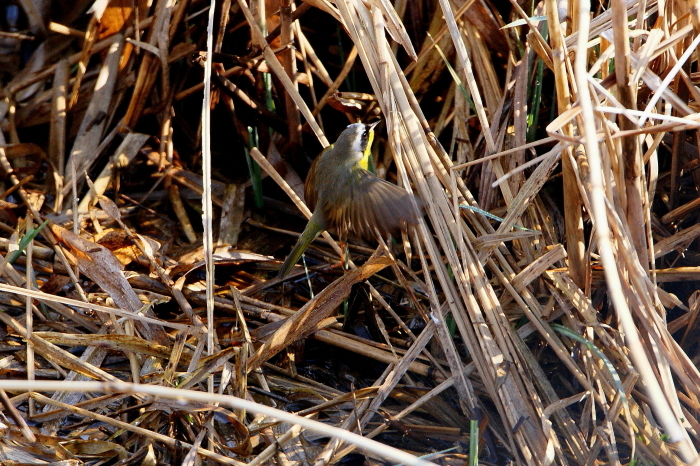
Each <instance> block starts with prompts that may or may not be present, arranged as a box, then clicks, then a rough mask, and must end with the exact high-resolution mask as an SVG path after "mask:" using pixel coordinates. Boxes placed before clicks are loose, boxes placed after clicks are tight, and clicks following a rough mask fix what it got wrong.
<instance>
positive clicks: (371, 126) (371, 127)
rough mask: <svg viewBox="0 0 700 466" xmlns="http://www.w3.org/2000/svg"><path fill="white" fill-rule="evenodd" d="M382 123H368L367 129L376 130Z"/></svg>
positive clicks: (379, 121)
mask: <svg viewBox="0 0 700 466" xmlns="http://www.w3.org/2000/svg"><path fill="white" fill-rule="evenodd" d="M381 122H382V120H377V121H375V122H373V123H367V128H368V129H370V130H374V128H375V127H376V126H377V125H378V124H379V123H381Z"/></svg>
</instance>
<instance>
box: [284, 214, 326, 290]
mask: <svg viewBox="0 0 700 466" xmlns="http://www.w3.org/2000/svg"><path fill="white" fill-rule="evenodd" d="M322 231H323V226H322V225H321V223H320V222H319V221H317V220H316V219H315V218H314V217H313V216H312V217H311V219H309V223H307V224H306V228H304V232H303V233H302V234H301V236H299V239H298V240H297V244H295V245H294V249H292V252H290V253H289V255H288V256H287V258H286V259H285V260H284V264H282V268H281V269H280V271H279V273H278V274H277V276H278V277H279V278H283V277H284V276H285V275H287V274H288V273H289V271H290V270H292V267H294V265H295V264H296V263H297V262H298V261H299V258H300V257H301V255H302V254H304V251H306V248H308V247H309V245H310V244H311V242H312V241H313V240H314V239H315V238H316V237H317V236H318V235H319V234H320V233H321V232H322Z"/></svg>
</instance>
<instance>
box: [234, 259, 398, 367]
mask: <svg viewBox="0 0 700 466" xmlns="http://www.w3.org/2000/svg"><path fill="white" fill-rule="evenodd" d="M391 264H392V260H391V259H389V258H387V257H374V258H370V260H368V261H367V262H366V263H365V264H364V265H362V266H361V267H358V268H356V269H355V270H352V271H351V272H349V273H347V274H345V275H344V276H343V277H341V278H339V279H338V280H336V281H334V282H333V283H331V284H330V285H328V286H327V287H326V289H324V290H323V291H321V292H320V293H319V294H318V295H316V297H315V298H314V299H312V300H311V301H309V302H308V303H306V305H305V306H304V307H302V308H301V309H299V310H298V311H297V312H296V313H295V314H294V315H293V316H291V317H289V318H288V319H287V320H286V321H284V324H282V326H281V327H280V328H279V329H278V330H277V331H276V332H275V333H274V335H272V337H270V339H269V340H268V341H266V342H265V343H264V344H263V345H262V346H261V347H260V348H259V349H258V351H257V352H256V353H255V355H254V356H253V357H252V358H251V359H250V360H249V361H248V367H247V369H246V370H247V371H248V372H251V371H252V370H254V369H256V368H257V367H259V366H260V365H261V364H262V363H263V362H265V361H267V360H268V359H270V358H271V357H272V356H274V355H275V354H277V353H279V352H280V351H282V350H283V349H284V348H286V347H287V346H289V345H290V344H292V343H293V342H295V341H297V340H299V339H300V338H302V337H303V336H304V335H307V334H308V333H310V332H311V331H312V329H313V330H316V329H315V327H316V324H317V323H318V322H320V321H321V320H323V319H325V318H326V317H328V316H329V315H330V313H331V312H333V311H334V310H335V309H336V308H337V307H338V306H339V305H340V303H342V302H343V300H344V299H345V298H347V297H348V295H349V294H350V289H351V288H352V285H354V284H355V283H358V282H361V281H365V280H367V279H368V278H369V277H371V276H372V275H374V274H375V273H377V272H379V271H380V270H382V269H383V268H385V267H388V266H389V265H391Z"/></svg>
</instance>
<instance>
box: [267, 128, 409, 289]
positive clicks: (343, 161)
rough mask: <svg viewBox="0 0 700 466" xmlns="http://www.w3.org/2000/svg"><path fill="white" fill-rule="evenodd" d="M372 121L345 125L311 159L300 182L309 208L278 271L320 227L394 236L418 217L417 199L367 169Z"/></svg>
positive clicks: (370, 235) (283, 271)
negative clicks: (302, 226) (304, 221)
mask: <svg viewBox="0 0 700 466" xmlns="http://www.w3.org/2000/svg"><path fill="white" fill-rule="evenodd" d="M377 123H379V122H378V121H377V122H374V123H371V124H364V123H354V124H352V125H350V126H348V127H347V128H345V130H344V131H343V132H342V133H341V135H340V136H339V137H338V140H337V141H336V142H335V144H333V145H331V146H328V147H327V148H326V149H324V151H323V152H322V153H321V155H319V156H318V157H317V158H316V160H314V163H313V164H312V165H311V169H310V170H309V175H308V176H307V178H306V183H304V197H305V198H306V204H307V205H308V206H309V209H310V210H311V211H312V212H313V214H312V215H311V218H310V219H309V223H307V224H306V228H304V232H303V233H302V234H301V236H300V237H299V240H298V241H297V244H296V245H295V246H294V249H292V252H291V253H290V254H289V256H287V259H286V260H285V261H284V264H283V265H282V268H281V269H280V271H279V274H278V277H280V278H282V277H284V276H285V275H287V274H288V273H289V271H290V270H291V269H292V267H294V264H296V263H297V261H298V260H299V258H300V257H301V255H302V254H303V253H304V251H306V248H307V247H309V244H311V242H312V241H313V240H314V238H316V237H317V236H318V235H319V234H320V233H321V232H323V231H324V230H332V231H335V232H336V233H337V234H338V235H339V237H340V239H341V240H345V239H346V238H347V236H348V234H353V235H355V236H360V237H363V238H365V239H371V238H373V237H375V235H376V234H377V233H379V234H380V235H382V236H386V235H387V234H391V235H392V236H394V237H397V236H398V235H399V234H400V232H401V230H402V229H406V228H407V227H408V225H415V224H417V223H418V216H419V214H418V210H417V207H418V206H420V205H421V203H420V201H419V200H418V199H417V198H414V196H413V195H412V194H411V193H409V192H408V191H406V190H405V189H403V188H400V187H398V186H396V185H395V184H391V183H389V182H388V181H385V180H382V179H381V178H379V177H377V176H376V175H375V174H373V173H372V172H370V171H369V170H367V168H368V164H369V157H370V154H371V152H370V149H371V147H372V141H373V140H374V127H375V126H377Z"/></svg>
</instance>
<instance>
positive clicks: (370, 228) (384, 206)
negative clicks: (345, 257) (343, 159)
mask: <svg viewBox="0 0 700 466" xmlns="http://www.w3.org/2000/svg"><path fill="white" fill-rule="evenodd" d="M351 176H353V177H355V180H354V182H350V183H348V189H347V191H346V193H345V198H344V199H343V200H342V202H337V200H336V202H335V203H334V204H335V206H336V208H335V209H324V212H323V218H324V220H325V223H326V225H327V228H329V229H334V230H336V231H337V232H338V234H339V235H340V237H341V238H343V237H346V236H347V235H348V234H350V235H356V236H361V237H363V238H366V239H372V238H374V237H375V235H376V233H375V230H376V231H379V233H380V234H381V235H382V236H387V235H388V234H391V235H392V236H394V237H398V236H399V234H400V232H401V230H403V229H406V228H407V226H408V225H415V224H417V223H418V217H419V215H420V214H419V209H421V210H422V203H421V201H420V200H419V199H417V198H416V197H415V196H413V195H412V194H411V193H409V192H408V191H406V190H405V189H403V188H400V187H398V186H396V185H395V184H391V183H389V182H388V181H385V180H382V179H381V178H378V177H377V176H376V175H374V174H372V173H370V172H368V171H367V170H363V169H360V168H357V169H355V170H353V173H352V175H351Z"/></svg>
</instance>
